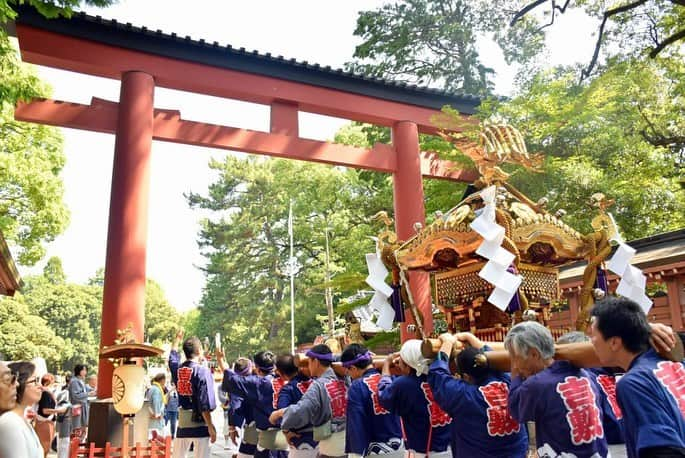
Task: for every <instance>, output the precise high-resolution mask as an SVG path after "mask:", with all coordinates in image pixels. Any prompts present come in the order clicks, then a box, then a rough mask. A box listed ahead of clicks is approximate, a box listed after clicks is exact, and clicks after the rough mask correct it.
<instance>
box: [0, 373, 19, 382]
mask: <svg viewBox="0 0 685 458" xmlns="http://www.w3.org/2000/svg"><path fill="white" fill-rule="evenodd" d="M17 377H19V374H17V373H16V372H8V373H6V374H3V376H2V378H0V380H2V383H4V384H5V385H14V384H15V383H17Z"/></svg>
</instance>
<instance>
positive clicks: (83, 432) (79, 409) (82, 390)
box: [69, 364, 89, 442]
mask: <svg viewBox="0 0 685 458" xmlns="http://www.w3.org/2000/svg"><path fill="white" fill-rule="evenodd" d="M86 374H88V366H85V365H83V364H77V365H76V366H75V367H74V376H73V377H72V378H71V380H70V381H69V400H70V401H71V404H72V414H73V418H72V419H71V420H72V422H71V428H72V432H74V433H76V434H78V436H79V437H80V438H81V442H83V441H85V439H86V437H87V436H88V414H89V406H88V389H87V388H86Z"/></svg>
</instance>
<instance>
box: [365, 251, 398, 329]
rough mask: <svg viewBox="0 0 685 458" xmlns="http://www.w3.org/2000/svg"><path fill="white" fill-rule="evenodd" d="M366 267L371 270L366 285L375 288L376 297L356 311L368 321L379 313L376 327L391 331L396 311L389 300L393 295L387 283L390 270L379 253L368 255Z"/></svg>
mask: <svg viewBox="0 0 685 458" xmlns="http://www.w3.org/2000/svg"><path fill="white" fill-rule="evenodd" d="M366 265H367V267H368V268H369V276H368V277H366V284H367V285H369V286H370V287H372V288H373V290H374V295H373V297H372V298H371V301H370V302H369V303H368V304H367V305H365V306H362V307H358V308H357V309H356V310H357V311H359V312H360V315H361V316H362V317H365V318H366V319H367V320H368V319H371V316H372V315H373V314H374V313H377V314H378V319H377V320H376V326H378V327H379V328H381V329H384V330H386V331H389V330H391V329H392V323H393V320H394V318H395V310H394V309H393V308H392V306H391V305H390V303H389V302H388V298H389V297H390V296H391V295H392V288H391V287H390V286H389V285H388V284H387V283H386V282H385V277H386V276H387V275H388V269H386V268H385V266H384V265H383V261H381V258H380V256H379V254H378V253H368V254H367V255H366Z"/></svg>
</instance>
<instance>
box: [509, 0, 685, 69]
mask: <svg viewBox="0 0 685 458" xmlns="http://www.w3.org/2000/svg"><path fill="white" fill-rule="evenodd" d="M543 8H544V9H547V11H546V14H545V15H544V16H540V15H537V16H536V15H535V14H534V13H535V12H536V10H539V9H543ZM567 9H571V10H572V9H582V10H583V11H585V13H587V14H589V15H591V16H593V17H596V18H597V20H598V21H599V25H598V30H597V40H596V44H595V49H594V52H593V54H592V57H590V56H588V62H589V63H588V64H587V66H586V67H585V68H584V69H583V70H582V72H581V77H582V78H583V79H584V78H587V77H589V76H590V75H591V74H592V72H593V69H594V68H595V66H596V65H597V63H598V59H599V57H600V52H601V51H602V50H604V51H605V55H607V56H610V55H615V54H616V53H617V52H618V53H619V54H621V55H623V56H630V57H639V56H646V55H648V56H649V57H650V58H655V57H656V56H658V55H666V56H669V57H672V56H673V55H674V54H676V55H677V54H679V53H680V50H679V49H678V48H679V47H678V45H677V43H678V42H679V41H680V42H682V40H683V39H685V2H683V1H682V0H634V1H621V2H605V1H601V0H577V1H575V2H571V1H570V0H565V1H564V2H563V5H559V4H558V3H557V1H556V0H535V1H532V2H525V3H524V4H523V6H521V7H520V9H519V10H518V11H516V12H515V13H514V15H513V17H512V20H511V24H510V25H511V26H512V27H513V28H514V29H515V28H516V27H517V26H518V24H519V22H521V21H522V20H525V22H524V23H523V27H524V29H526V30H527V29H529V28H530V26H531V21H532V22H533V23H537V30H538V31H540V32H541V31H542V30H543V29H544V28H546V27H548V26H551V25H553V24H554V21H555V18H556V15H558V14H563V13H565V12H566V10H567ZM543 22H544V24H543ZM610 45H615V46H614V47H613V50H612V51H607V49H609V48H611V46H610ZM617 50H618V51H617Z"/></svg>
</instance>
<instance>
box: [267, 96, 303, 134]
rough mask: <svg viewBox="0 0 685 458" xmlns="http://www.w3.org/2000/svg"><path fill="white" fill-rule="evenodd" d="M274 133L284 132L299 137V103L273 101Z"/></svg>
mask: <svg viewBox="0 0 685 458" xmlns="http://www.w3.org/2000/svg"><path fill="white" fill-rule="evenodd" d="M270 120H271V126H270V130H271V133H272V134H283V135H290V136H292V137H297V136H298V135H299V126H300V123H299V118H298V110H297V105H295V104H292V103H283V102H273V103H272V104H271V119H270Z"/></svg>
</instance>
